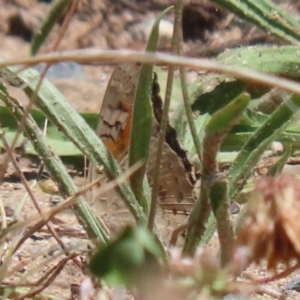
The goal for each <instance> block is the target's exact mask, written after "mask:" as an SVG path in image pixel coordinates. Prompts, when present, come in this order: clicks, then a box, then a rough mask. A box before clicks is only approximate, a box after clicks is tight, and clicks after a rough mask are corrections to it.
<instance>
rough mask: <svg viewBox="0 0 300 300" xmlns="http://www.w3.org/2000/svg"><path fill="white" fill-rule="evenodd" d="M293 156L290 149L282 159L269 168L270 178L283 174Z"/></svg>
mask: <svg viewBox="0 0 300 300" xmlns="http://www.w3.org/2000/svg"><path fill="white" fill-rule="evenodd" d="M291 154H292V149H291V147H289V148H288V149H287V150H286V151H285V152H284V153H283V155H282V156H281V157H280V159H279V160H278V161H277V162H276V163H275V164H274V165H272V166H271V167H270V168H269V171H268V176H275V175H277V174H279V173H281V171H282V169H283V168H284V166H285V164H286V162H287V160H288V159H289V157H290V156H291Z"/></svg>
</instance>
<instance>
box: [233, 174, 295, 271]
mask: <svg viewBox="0 0 300 300" xmlns="http://www.w3.org/2000/svg"><path fill="white" fill-rule="evenodd" d="M246 213H247V216H246V219H245V223H244V227H243V228H242V229H241V231H240V232H239V234H238V237H237V245H236V246H237V248H236V253H239V252H240V251H239V249H244V250H245V249H246V250H247V251H246V252H245V251H243V253H247V254H246V257H247V261H248V263H251V262H256V263H259V262H260V261H261V260H262V259H265V260H266V261H267V264H268V269H271V270H275V269H276V266H277V264H278V263H282V264H284V265H285V266H286V267H289V266H290V265H291V263H292V261H295V260H296V261H297V262H300V222H299V221H300V182H299V180H297V179H296V178H295V177H291V176H288V175H284V174H280V175H277V176H275V177H265V178H260V179H259V181H258V182H257V183H256V188H255V190H254V192H253V193H252V195H251V197H250V199H249V201H248V204H247V208H246Z"/></svg>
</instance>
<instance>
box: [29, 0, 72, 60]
mask: <svg viewBox="0 0 300 300" xmlns="http://www.w3.org/2000/svg"><path fill="white" fill-rule="evenodd" d="M70 3H72V0H56V1H55V2H54V3H53V4H52V7H51V10H50V12H49V13H48V15H47V16H46V18H45V19H44V21H43V24H42V26H41V28H40V29H39V30H38V32H37V33H36V34H35V36H34V37H33V41H32V43H31V55H35V54H36V53H37V52H38V51H39V49H40V47H41V46H42V44H43V43H44V41H45V40H46V38H47V36H48V35H49V33H50V31H51V29H52V28H53V27H54V25H55V23H56V22H57V20H58V19H59V18H60V17H61V16H62V14H63V13H64V12H65V9H66V8H67V6H68V5H69V4H70Z"/></svg>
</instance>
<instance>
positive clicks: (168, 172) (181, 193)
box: [89, 64, 194, 240]
mask: <svg viewBox="0 0 300 300" xmlns="http://www.w3.org/2000/svg"><path fill="white" fill-rule="evenodd" d="M139 74H140V66H139V65H137V64H122V65H120V66H118V67H116V69H115V71H114V72H113V74H112V76H111V79H110V81H109V84H108V87H107V90H106V93H105V96H104V100H103V103H102V107H101V111H100V118H99V122H98V126H97V129H96V132H97V134H98V135H99V137H100V138H101V139H102V141H103V142H104V144H105V145H106V147H107V148H108V149H109V150H110V152H111V153H112V155H113V156H114V157H115V158H116V159H117V160H118V161H119V163H120V162H122V163H121V166H122V167H123V169H126V168H127V167H128V165H127V164H128V160H127V154H128V148H129V142H130V133H131V117H132V109H133V104H134V98H135V90H136V84H137V82H138V77H139ZM154 105H155V103H154ZM155 109H156V110H157V111H159V110H160V109H161V108H159V107H156V108H155ZM159 123H160V122H158V121H157V120H156V118H153V126H152V127H153V137H152V138H151V147H150V155H149V162H148V165H147V176H148V179H149V183H150V185H151V184H152V183H153V176H154V175H153V171H154V166H155V159H156V148H157V137H156V135H157V133H158V130H159ZM89 173H90V176H89V177H90V179H91V180H94V179H96V178H98V177H99V176H103V184H104V183H105V180H106V178H105V176H104V175H99V174H97V172H96V171H95V167H94V166H91V167H90V170H89ZM160 178H161V183H160V193H159V197H160V199H159V200H160V201H159V203H161V204H162V207H165V208H164V209H161V208H158V209H157V227H158V231H159V232H160V235H161V236H162V238H163V240H167V239H168V238H169V236H170V233H171V232H172V230H173V229H174V228H175V227H177V226H179V225H180V224H181V223H182V222H183V220H184V219H186V216H185V215H184V214H179V213H178V212H179V211H184V212H186V211H187V207H186V206H185V203H189V204H190V203H193V202H194V196H193V184H192V183H191V182H190V180H189V174H187V171H186V170H185V166H184V163H183V162H182V159H181V158H180V157H178V154H177V153H176V152H175V151H174V150H173V149H172V148H171V147H170V146H169V145H168V144H167V143H165V145H164V150H163V157H162V162H161V174H160ZM93 192H94V195H95V196H94V201H93V203H94V207H95V208H96V213H97V214H98V215H99V212H101V214H100V216H101V217H102V219H103V220H104V222H105V223H106V224H107V226H108V227H109V229H110V231H112V232H115V231H117V230H118V229H119V228H121V227H122V225H124V224H128V223H134V219H133V218H132V217H131V216H130V214H129V212H128V210H127V209H126V207H125V205H124V204H123V202H122V200H121V199H120V198H119V196H118V194H117V193H116V192H115V191H110V192H109V193H107V194H106V195H101V197H99V196H96V191H93ZM170 202H171V203H178V202H182V203H181V205H183V206H177V207H176V209H174V207H173V208H172V207H171V208H170V206H168V203H170ZM164 205H165V206H164ZM170 212H171V213H173V212H176V215H174V216H172V217H170V216H171V214H170Z"/></svg>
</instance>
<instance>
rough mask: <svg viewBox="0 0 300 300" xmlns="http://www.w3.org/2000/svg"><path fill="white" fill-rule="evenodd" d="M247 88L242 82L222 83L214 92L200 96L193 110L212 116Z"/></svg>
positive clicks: (193, 105)
mask: <svg viewBox="0 0 300 300" xmlns="http://www.w3.org/2000/svg"><path fill="white" fill-rule="evenodd" d="M246 86H247V84H246V83H245V82H242V81H233V82H232V81H231V82H221V83H220V84H219V85H218V86H217V87H216V88H215V89H214V90H213V91H211V92H208V93H203V94H201V95H200V96H198V97H197V98H196V100H195V101H194V103H193V104H192V110H193V111H199V112H200V113H201V114H205V113H209V114H210V115H212V114H214V113H215V112H216V111H217V110H219V109H221V108H223V107H224V106H225V105H227V104H228V103H230V101H232V99H234V98H235V97H237V96H238V95H240V94H241V93H242V92H243V91H244V90H245V88H246Z"/></svg>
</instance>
